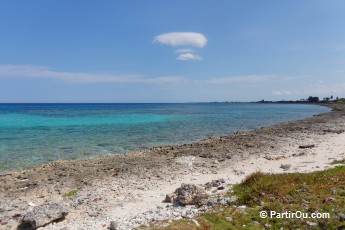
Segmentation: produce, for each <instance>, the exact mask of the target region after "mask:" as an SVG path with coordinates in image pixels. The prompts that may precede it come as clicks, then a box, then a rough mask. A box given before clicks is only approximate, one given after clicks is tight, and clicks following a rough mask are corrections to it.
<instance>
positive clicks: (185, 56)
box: [177, 53, 202, 61]
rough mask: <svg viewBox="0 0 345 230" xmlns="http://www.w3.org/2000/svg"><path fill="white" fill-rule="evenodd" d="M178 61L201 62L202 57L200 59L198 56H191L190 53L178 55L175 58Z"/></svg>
mask: <svg viewBox="0 0 345 230" xmlns="http://www.w3.org/2000/svg"><path fill="white" fill-rule="evenodd" d="M177 59H178V60H181V61H188V60H192V61H202V57H200V56H199V55H196V54H192V53H183V54H180V55H179V56H178V57H177Z"/></svg>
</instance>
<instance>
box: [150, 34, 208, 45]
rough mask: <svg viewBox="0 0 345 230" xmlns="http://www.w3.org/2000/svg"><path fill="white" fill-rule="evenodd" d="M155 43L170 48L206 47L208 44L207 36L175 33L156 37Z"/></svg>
mask: <svg viewBox="0 0 345 230" xmlns="http://www.w3.org/2000/svg"><path fill="white" fill-rule="evenodd" d="M153 42H158V43H160V44H163V45H170V46H194V47H199V48H201V47H204V46H205V45H206V44H207V39H206V37H205V35H203V34H201V33H195V32H174V33H165V34H160V35H157V36H155V37H154V40H153Z"/></svg>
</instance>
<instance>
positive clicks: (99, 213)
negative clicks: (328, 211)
mask: <svg viewBox="0 0 345 230" xmlns="http://www.w3.org/2000/svg"><path fill="white" fill-rule="evenodd" d="M333 109H334V108H333ZM344 129H345V111H344V108H343V107H342V110H341V111H332V112H328V113H322V114H318V115H314V116H313V117H309V118H305V119H302V120H295V121H288V122H283V123H279V124H276V125H273V126H269V127H263V128H261V129H258V130H253V131H241V132H237V133H235V134H230V135H226V136H215V137H211V138H209V139H206V140H201V141H198V142H195V143H190V144H182V145H167V146H158V147H154V148H151V149H150V150H143V151H138V152H131V153H126V154H124V155H112V156H100V157H95V158H91V159H83V160H74V161H57V162H52V163H48V164H45V165H42V166H40V167H36V168H33V169H28V170H23V171H19V172H18V171H17V172H10V173H7V174H0V195H1V197H4V199H3V200H2V201H0V209H2V210H4V212H3V214H0V219H4V220H6V221H7V224H5V225H2V226H1V225H0V229H17V226H18V224H19V222H20V218H21V216H23V215H25V213H27V212H28V211H30V210H32V209H33V207H35V206H39V205H42V204H47V203H54V202H60V203H65V204H66V206H68V207H69V210H70V211H69V214H68V215H67V216H66V218H65V220H63V221H61V222H59V223H56V224H55V223H54V224H50V225H48V226H46V227H44V228H43V229H63V227H66V226H69V227H70V228H67V229H79V226H82V227H81V228H82V229H93V228H94V227H96V228H100V226H101V225H103V224H106V225H107V226H108V225H109V223H110V221H117V222H119V227H120V228H119V229H128V227H134V226H135V225H133V223H134V222H135V221H137V217H138V216H140V215H142V214H143V213H146V212H148V211H150V210H151V211H152V210H156V209H157V206H162V205H163V206H165V205H166V203H165V204H164V203H162V200H164V198H165V195H166V194H168V193H171V192H173V191H174V190H175V189H176V188H177V187H179V185H180V184H181V183H184V182H186V183H196V184H200V183H206V182H208V181H211V180H213V179H219V178H224V179H225V180H226V183H227V184H234V183H238V182H240V181H241V180H242V179H243V178H244V177H245V176H247V175H249V174H250V173H252V172H255V171H256V170H260V171H263V172H271V173H279V172H308V171H314V170H322V169H324V168H326V167H331V165H328V163H330V162H331V161H332V159H335V158H337V157H342V158H345V155H344V154H345V153H344V152H343V151H342V149H344V147H345V146H344V144H343V142H344V141H343V140H345V133H344V132H343V131H344ZM310 144H314V145H315V147H313V148H306V149H302V148H299V146H300V145H310ZM341 154H343V155H341ZM329 158H332V159H329ZM281 164H291V168H290V169H289V170H285V171H284V169H282V168H280V166H281ZM95 188H97V189H96V190H95ZM72 189H76V190H77V191H78V192H77V194H76V195H74V196H71V197H68V198H66V197H63V195H64V194H66V193H68V192H69V191H71V190H72ZM16 197H18V199H15V198H16ZM80 200H82V201H81V203H80V202H79V201H80ZM78 202H79V203H80V204H79V203H78ZM76 203H77V204H78V205H77V206H75V205H74V204H76ZM32 204H33V205H32ZM158 209H160V208H158ZM13 216H16V217H15V218H13ZM131 220H134V222H133V221H131ZM137 222H138V224H139V222H140V221H137ZM146 222H147V221H146ZM141 223H145V221H144V220H143V221H142V222H141ZM97 226H98V227H97Z"/></svg>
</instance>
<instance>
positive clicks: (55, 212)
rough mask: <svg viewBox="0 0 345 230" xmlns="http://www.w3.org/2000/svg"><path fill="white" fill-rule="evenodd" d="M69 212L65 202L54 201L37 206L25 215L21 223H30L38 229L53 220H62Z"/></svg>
mask: <svg viewBox="0 0 345 230" xmlns="http://www.w3.org/2000/svg"><path fill="white" fill-rule="evenodd" d="M67 214H68V208H67V207H66V206H64V205H63V204H59V203H53V204H44V205H40V206H36V207H34V208H33V210H32V211H31V212H28V213H26V214H25V215H24V217H23V219H22V221H21V225H25V226H27V225H30V226H31V227H32V228H34V229H36V228H38V227H43V226H45V225H47V224H49V223H51V222H54V221H57V220H61V219H63V218H65V216H66V215H67Z"/></svg>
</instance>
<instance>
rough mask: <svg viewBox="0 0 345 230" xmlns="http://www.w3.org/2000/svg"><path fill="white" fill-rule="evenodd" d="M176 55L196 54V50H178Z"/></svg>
mask: <svg viewBox="0 0 345 230" xmlns="http://www.w3.org/2000/svg"><path fill="white" fill-rule="evenodd" d="M175 53H178V54H184V53H195V50H192V49H179V50H176V51H175Z"/></svg>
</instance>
